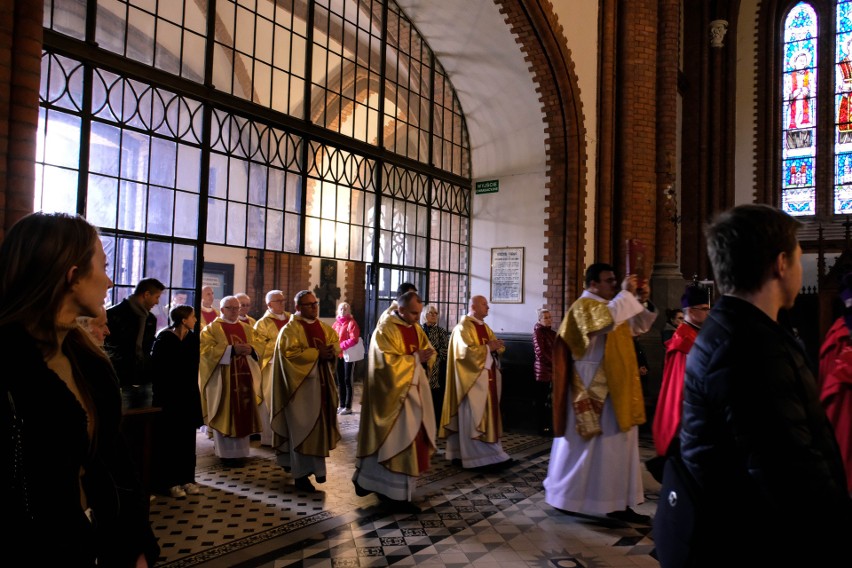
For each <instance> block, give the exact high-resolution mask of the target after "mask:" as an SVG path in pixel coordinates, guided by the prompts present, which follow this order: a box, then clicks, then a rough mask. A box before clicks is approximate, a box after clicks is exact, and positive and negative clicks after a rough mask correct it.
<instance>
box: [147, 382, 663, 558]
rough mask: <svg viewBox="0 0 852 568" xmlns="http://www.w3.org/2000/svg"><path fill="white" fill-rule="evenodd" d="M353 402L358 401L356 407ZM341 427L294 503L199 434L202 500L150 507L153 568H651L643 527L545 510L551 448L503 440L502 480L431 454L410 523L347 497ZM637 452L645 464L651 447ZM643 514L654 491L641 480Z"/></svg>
mask: <svg viewBox="0 0 852 568" xmlns="http://www.w3.org/2000/svg"><path fill="white" fill-rule="evenodd" d="M356 400H357V399H356ZM355 410H356V412H355V413H353V414H352V415H350V416H341V417H340V429H341V433H342V435H343V440H342V441H341V443H340V444H339V445H338V447H337V448H336V449H335V450H334V451H333V452H332V456H331V458H330V459H329V468H328V482H327V483H326V484H324V485H320V486H318V488H320V489H321V490H322V491H321V492H319V493H315V494H306V493H299V492H296V490H295V488H294V487H293V479H292V477H291V476H289V475H288V474H286V473H284V471H283V470H282V469H281V468H279V467H278V466H277V465H276V463H275V459H274V456H273V454H272V452H271V451H270V450H269V449H268V448H265V447H260V446H258V445H257V442H254V443H253V450H252V457H251V458H250V459H249V460H247V461H246V462H245V464H244V465H242V466H240V467H231V468H227V467H224V466H223V465H221V464H220V463H219V460H218V459H217V458H216V457H215V456H213V443H212V441H211V440H208V439H207V437H206V436H205V435H203V434H199V435H198V454H199V457H198V460H197V463H198V472H197V475H196V481H197V482H198V483H199V484H200V485H201V486H202V487H203V488H204V493H203V494H202V495H197V496H188V497H186V498H182V499H173V498H170V497H165V496H157V498H156V500H155V501H154V502H153V503H152V506H151V513H152V523H153V526H154V530H155V531H156V533H157V536H158V537H159V539H160V545H161V547H162V553H161V558H160V561H159V562H158V564H157V566H158V567H170V568H177V567H184V566H202V567H209V568H220V567H236V566H239V567H245V568H249V567H264V568H284V567H288V568H290V567H334V568H338V567H349V566H353V567H356V566H357V567H365V566H413V565H421V564H422V565H426V566H451V567H456V566H458V567H463V566H479V567H483V568H484V567H493V568H497V567H498V566H499V567H500V568H514V567H518V568H521V567H523V568H526V567H541V568H544V567H554V566H558V567H588V568H593V567H595V568H608V567H656V566H659V563H658V562H657V561H656V560H655V559H654V557H653V556H652V553H653V541H652V540H651V538H650V527H647V526H642V525H630V524H626V523H622V522H619V521H614V520H610V519H606V518H599V517H585V516H570V515H566V514H563V513H560V512H559V511H556V510H554V509H553V508H551V507H550V506H548V505H546V504H545V503H544V493H543V491H542V487H541V482H542V480H543V479H544V477H545V475H546V472H547V462H548V458H549V455H550V440H549V439H547V438H542V437H539V436H530V435H524V434H513V433H506V435H505V438H504V442H503V444H504V448H505V449H506V450H507V451H508V452H509V453H510V455H511V456H512V457H514V458H515V459H517V460H519V461H518V463H517V465H515V466H513V467H512V468H510V469H508V470H506V471H503V472H500V473H489V474H485V473H474V472H468V471H464V470H462V469H461V468H458V467H455V466H452V465H450V464H449V462H447V461H446V460H444V459H443V458H442V457H441V456H440V455H438V456H435V457H434V458H433V468H432V470H431V471H430V472H429V474H428V475H426V476H423V477H421V478H420V479H419V480H418V504H419V505H420V506H421V507H422V508H423V512H422V513H420V514H417V515H403V514H396V515H395V514H392V513H389V512H388V511H387V510H385V509H384V507H383V506H382V505H381V504H379V502H378V500H377V499H376V497H375V495H370V496H368V497H357V496H356V495H355V492H354V490H353V487H352V483H351V481H350V479H351V477H352V473H353V471H354V455H355V446H356V435H357V430H358V421H359V414H358V412H357V410H359V409H357V408H356V409H355ZM642 445H643V448H642V453H643V456H645V457H650V456H651V454H652V451H651V449H650V442H645V441H643V444H642ZM645 488H646V502H645V503H644V504H643V505H640V506H639V507H637V510H638V511H639V512H642V513H645V514H651V515H653V513H654V510H655V509H656V499H657V490H658V489H659V485H658V484H656V482H655V481H654V480H653V479H652V478H651V476H650V475H648V474H646V476H645Z"/></svg>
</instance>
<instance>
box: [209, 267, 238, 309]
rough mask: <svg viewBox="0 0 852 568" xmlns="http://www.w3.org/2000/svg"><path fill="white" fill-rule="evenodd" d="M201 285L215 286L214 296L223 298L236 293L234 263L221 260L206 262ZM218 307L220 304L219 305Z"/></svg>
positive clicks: (219, 298) (218, 298)
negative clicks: (223, 262)
mask: <svg viewBox="0 0 852 568" xmlns="http://www.w3.org/2000/svg"><path fill="white" fill-rule="evenodd" d="M201 286H202V287H203V286H210V287H212V288H213V297H214V298H216V299H217V300H221V299H222V298H224V297H225V296H230V295H231V294H233V293H234V265H233V264H222V263H219V262H205V263H204V272H203V273H202V277H201ZM217 308H218V306H217Z"/></svg>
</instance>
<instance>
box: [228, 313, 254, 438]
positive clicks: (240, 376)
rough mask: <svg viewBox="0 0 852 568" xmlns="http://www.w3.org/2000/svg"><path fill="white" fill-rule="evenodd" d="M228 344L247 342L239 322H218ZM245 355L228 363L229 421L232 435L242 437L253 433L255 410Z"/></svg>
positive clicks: (233, 358) (252, 389) (252, 388)
mask: <svg viewBox="0 0 852 568" xmlns="http://www.w3.org/2000/svg"><path fill="white" fill-rule="evenodd" d="M220 323H221V324H222V330H223V331H224V332H225V337H226V338H228V345H239V344H240V343H248V340H247V338H246V333H245V330H244V329H243V326H242V324H240V323H227V322H224V321H222V322H220ZM250 356H251V355H246V356H242V357H232V358H231V365H230V371H231V372H230V378H231V380H230V385H229V390H230V399H231V421H232V422H233V425H234V430H233V431H234V437H235V438H242V437H243V436H248V435H250V434H254V433H255V430H254V427H253V426H254V413H255V412H256V411H257V407H256V404H255V396H254V384H253V381H252V377H251V369H250V368H249V364H248V360H247V359H246V357H250Z"/></svg>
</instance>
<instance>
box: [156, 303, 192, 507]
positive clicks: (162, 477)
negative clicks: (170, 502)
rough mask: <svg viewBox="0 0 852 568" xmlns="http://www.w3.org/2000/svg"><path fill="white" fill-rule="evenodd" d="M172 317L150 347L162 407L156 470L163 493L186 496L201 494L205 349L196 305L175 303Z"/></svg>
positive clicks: (157, 404) (170, 313) (157, 397)
mask: <svg viewBox="0 0 852 568" xmlns="http://www.w3.org/2000/svg"><path fill="white" fill-rule="evenodd" d="M169 320H170V321H171V325H169V327H167V328H165V329H163V330H162V331H160V333H159V334H157V339H156V340H155V341H154V347H153V348H152V350H151V365H152V369H153V374H152V379H153V386H154V406H156V407H160V408H162V414H161V415H160V417H159V421H158V433H159V435H158V440H157V446H156V447H157V458H156V459H157V462H158V466H157V467H156V468H155V469H156V472H157V476H158V485H159V488H160V489H161V490H163V492H168V494H169V495H171V496H172V497H185V496H186V495H187V494H189V495H197V494H199V493H201V488H200V487H199V486H198V485H196V483H195V432H196V430H197V429H198V427H199V426H201V425H202V424H203V423H204V421H203V419H202V416H201V393H200V391H199V390H198V359H199V354H200V352H201V348H200V346H199V343H198V334H196V333H195V324H196V321H197V319H196V317H195V311H194V310H193V309H192V306H187V305H181V306H176V307H174V308H172V310H171V312H169Z"/></svg>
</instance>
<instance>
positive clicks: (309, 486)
mask: <svg viewBox="0 0 852 568" xmlns="http://www.w3.org/2000/svg"><path fill="white" fill-rule="evenodd" d="M294 485H295V486H296V489H298V490H299V491H303V492H305V493H316V492H317V488H316V487H314V484H313V483H311V480H310V479H308V476H307V475H306V476H305V477H299V478H298V479H296V482H295V483H294Z"/></svg>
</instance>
